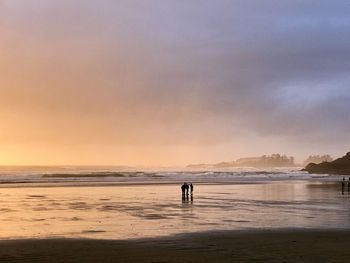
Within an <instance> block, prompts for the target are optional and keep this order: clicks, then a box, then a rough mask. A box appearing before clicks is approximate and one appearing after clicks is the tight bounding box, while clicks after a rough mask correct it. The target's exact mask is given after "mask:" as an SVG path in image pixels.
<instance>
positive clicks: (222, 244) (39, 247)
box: [0, 230, 350, 263]
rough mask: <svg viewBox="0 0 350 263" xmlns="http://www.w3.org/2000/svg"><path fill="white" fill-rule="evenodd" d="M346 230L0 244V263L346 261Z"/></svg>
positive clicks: (349, 255) (348, 253)
mask: <svg viewBox="0 0 350 263" xmlns="http://www.w3.org/2000/svg"><path fill="white" fill-rule="evenodd" d="M349 242H350V231H349V230H344V231H341V230H336V231H330V230H327V231H326V230H308V231H305V230H279V231H265V232H264V231H225V232H203V233H197V234H184V235H175V236H170V237H166V238H153V239H138V240H127V241H116V240H93V239H38V240H9V241H1V245H0V262H9V263H10V262H159V263H160V262H349V258H350V251H349V249H348V244H349Z"/></svg>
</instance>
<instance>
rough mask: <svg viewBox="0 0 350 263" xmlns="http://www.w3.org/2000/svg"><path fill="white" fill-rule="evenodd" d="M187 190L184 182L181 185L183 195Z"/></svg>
mask: <svg viewBox="0 0 350 263" xmlns="http://www.w3.org/2000/svg"><path fill="white" fill-rule="evenodd" d="M185 190H186V183H184V184H183V185H182V186H181V191H182V197H184V196H185Z"/></svg>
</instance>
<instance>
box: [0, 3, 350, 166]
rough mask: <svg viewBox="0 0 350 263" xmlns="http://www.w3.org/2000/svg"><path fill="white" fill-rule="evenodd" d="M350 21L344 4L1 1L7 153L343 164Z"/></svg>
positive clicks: (0, 108)
mask: <svg viewBox="0 0 350 263" xmlns="http://www.w3.org/2000/svg"><path fill="white" fill-rule="evenodd" d="M349 13H350V3H348V2H347V1H345V0H344V1H320V0H318V1H316V0H315V1H305V0H303V1H297V0H293V1H292V0H290V1H272V0H267V1H259V0H256V1H243V0H242V1H229V0H227V1H225V0H220V1H203V0H197V1H195V0H192V1H188V0H186V1H185V0H176V1H175V0H173V1H170V0H158V1H157V0H149V1H136V0H135V1H133V0H131V1H130V0H128V1H106V0H105V1H83V0H81V1H68V0H67V1H62V0H61V1H48V0H45V1H44V0H30V1H16V0H8V1H6V0H4V1H1V2H0V30H1V32H2V33H1V36H0V59H1V62H0V74H1V80H0V93H1V97H0V117H1V119H2V125H3V127H2V129H1V131H0V143H2V144H3V145H6V147H8V148H9V149H14V146H13V145H17V146H16V147H17V148H18V149H23V151H25V152H26V153H29V152H31V151H32V150H30V149H31V148H34V147H36V145H41V146H43V145H44V147H48V148H52V149H54V150H53V151H55V149H56V152H57V151H58V152H60V151H63V150H62V149H63V148H65V147H68V146H69V145H72V144H73V145H76V147H77V148H76V151H75V153H76V155H79V154H80V153H81V152H82V151H87V150H86V149H89V151H92V152H95V151H96V150H97V149H99V150H100V151H104V150H106V149H107V148H108V149H109V150H108V151H109V153H110V154H111V155H114V157H113V158H112V157H111V158H110V159H108V160H109V162H116V163H118V162H128V163H145V162H144V161H143V160H142V158H143V157H142V156H138V155H133V154H130V155H128V156H129V157H128V158H129V159H123V158H119V157H118V154H121V155H123V153H124V151H126V152H135V151H144V153H145V154H146V155H149V156H153V157H149V159H147V163H154V164H160V163H167V164H168V163H169V164H172V163H181V162H185V161H186V160H189V161H200V160H204V161H206V160H211V159H212V160H219V159H222V158H224V159H230V158H232V157H238V156H239V155H241V154H260V153H270V152H271V151H282V152H286V153H289V154H295V155H298V156H304V155H306V154H307V153H314V152H316V153H318V152H320V153H323V152H329V153H333V154H341V153H342V152H344V151H346V150H348V149H347V148H348V146H349V145H346V142H348V141H350V135H349V134H350V117H349V116H350V115H349V114H348V112H349V111H350V87H349V84H350V77H349V74H348V72H350V34H349V32H350V17H349ZM12 146H13V147H12ZM92 146H93V147H92ZM267 146H268V147H267ZM4 147H5V146H4ZM188 147H191V151H190V152H188ZM266 147H267V148H266ZM18 149H17V150H13V151H14V152H15V153H14V154H13V155H14V156H15V155H16V154H17V155H18V153H20V152H21V150H18ZM111 149H114V150H111ZM141 149H142V150H141ZM145 149H147V150H145ZM162 153H164V154H162ZM185 153H189V155H186V154H185ZM167 154H168V155H169V156H171V158H172V160H166V158H165V157H164V156H166V155H167ZM194 154H195V156H194ZM3 155H4V154H3ZM162 155H163V157H162V158H160V157H159V156H162ZM93 157H94V155H89V156H88V157H86V162H88V161H89V160H91V159H93ZM60 158H61V157H60V155H59V154H58V155H57V156H56V157H55V162H59V159H60ZM74 158H76V157H75V156H72V157H70V158H69V159H67V160H65V159H64V158H63V159H62V160H64V162H74ZM84 158H85V157H84ZM186 158H187V159H186ZM84 160H85V159H84ZM84 160H79V161H78V162H84Z"/></svg>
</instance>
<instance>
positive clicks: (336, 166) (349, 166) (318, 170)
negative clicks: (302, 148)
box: [303, 152, 350, 175]
mask: <svg viewBox="0 0 350 263" xmlns="http://www.w3.org/2000/svg"><path fill="white" fill-rule="evenodd" d="M303 170H304V171H307V172H309V173H314V174H337V175H350V152H348V153H347V154H346V155H345V156H343V157H341V158H338V159H336V160H334V161H332V162H327V161H326V162H322V163H319V164H316V163H310V164H308V165H307V166H306V167H305V169H303Z"/></svg>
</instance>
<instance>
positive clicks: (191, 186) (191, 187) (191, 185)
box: [190, 183, 193, 195]
mask: <svg viewBox="0 0 350 263" xmlns="http://www.w3.org/2000/svg"><path fill="white" fill-rule="evenodd" d="M190 189H191V195H192V193H193V184H192V183H191V184H190Z"/></svg>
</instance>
